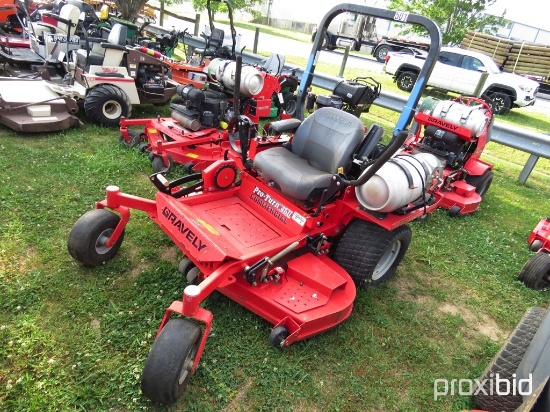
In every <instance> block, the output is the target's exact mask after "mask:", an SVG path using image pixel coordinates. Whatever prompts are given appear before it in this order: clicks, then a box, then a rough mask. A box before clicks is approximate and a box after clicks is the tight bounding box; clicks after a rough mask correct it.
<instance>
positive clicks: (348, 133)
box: [291, 107, 365, 173]
mask: <svg viewBox="0 0 550 412" xmlns="http://www.w3.org/2000/svg"><path fill="white" fill-rule="evenodd" d="M364 135H365V128H364V126H363V122H362V121H361V120H360V119H358V118H357V117H355V116H354V115H352V114H351V113H347V112H344V111H343V110H339V109H336V108H333V107H324V108H321V109H318V110H316V111H315V112H313V113H312V114H311V115H310V116H309V117H307V118H306V119H305V120H304V122H303V123H302V124H301V125H300V127H299V128H298V130H296V133H295V134H294V137H293V138H292V144H291V150H292V153H294V154H295V155H298V156H300V157H301V158H303V159H305V160H307V161H308V162H309V164H310V165H311V166H313V167H314V168H316V169H318V170H321V171H323V172H326V173H337V171H338V168H340V167H345V166H346V165H348V164H349V162H350V161H351V160H352V154H353V151H354V150H355V149H356V148H357V146H358V145H359V144H360V143H361V141H362V140H363V137H364Z"/></svg>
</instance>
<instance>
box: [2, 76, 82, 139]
mask: <svg viewBox="0 0 550 412" xmlns="http://www.w3.org/2000/svg"><path fill="white" fill-rule="evenodd" d="M24 90H32V94H31V93H23V92H22V91H24ZM0 109H1V110H0V123H1V124H3V125H5V126H7V127H9V128H11V129H13V130H16V131H19V132H53V131H58V130H64V129H68V128H69V127H77V126H80V124H81V122H80V120H79V119H78V118H77V117H76V116H75V114H76V113H77V112H78V106H77V104H76V101H75V100H73V99H71V98H69V97H61V96H60V95H59V94H57V93H56V92H54V91H53V90H52V89H51V88H50V87H49V85H48V82H46V81H44V80H26V79H25V80H23V79H17V78H11V77H0Z"/></svg>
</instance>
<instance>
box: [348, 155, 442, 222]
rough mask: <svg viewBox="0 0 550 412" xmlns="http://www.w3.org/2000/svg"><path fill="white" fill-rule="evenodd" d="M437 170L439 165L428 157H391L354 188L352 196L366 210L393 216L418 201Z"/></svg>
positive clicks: (431, 156) (432, 158)
mask: <svg viewBox="0 0 550 412" xmlns="http://www.w3.org/2000/svg"><path fill="white" fill-rule="evenodd" d="M439 169H441V163H440V162H439V160H438V159H437V157H435V156H434V155H432V154H431V153H418V154H415V155H399V156H395V157H394V158H392V159H390V160H389V161H388V162H386V163H385V164H384V165H383V166H382V167H381V168H380V170H378V172H376V174H375V175H374V176H372V177H371V178H370V179H369V180H368V181H367V183H365V184H364V185H362V186H358V187H356V188H355V195H356V196H357V200H359V203H361V205H363V206H364V207H365V208H366V209H368V210H373V211H377V212H383V213H387V212H393V211H394V210H396V209H399V208H400V207H402V206H405V205H407V204H409V203H410V202H412V201H414V200H416V199H418V198H419V197H420V196H421V195H422V193H423V191H424V190H425V189H428V188H429V187H430V186H431V180H432V178H433V177H434V173H435V171H436V170H439ZM367 170H368V168H367V169H366V170H365V172H366V171H367Z"/></svg>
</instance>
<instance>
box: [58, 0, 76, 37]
mask: <svg viewBox="0 0 550 412" xmlns="http://www.w3.org/2000/svg"><path fill="white" fill-rule="evenodd" d="M59 17H61V18H62V19H65V20H69V21H70V22H71V23H72V24H73V25H74V26H73V27H68V26H67V24H65V23H62V22H58V23H57V28H58V29H59V30H60V31H62V32H63V33H71V34H74V32H75V26H76V25H77V24H78V19H79V18H80V9H79V8H78V7H76V6H73V5H72V4H65V5H64V6H63V7H61V11H60V12H59Z"/></svg>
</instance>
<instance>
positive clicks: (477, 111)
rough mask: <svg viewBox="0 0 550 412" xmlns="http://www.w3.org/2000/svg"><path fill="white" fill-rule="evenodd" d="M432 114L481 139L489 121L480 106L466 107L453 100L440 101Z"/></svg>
mask: <svg viewBox="0 0 550 412" xmlns="http://www.w3.org/2000/svg"><path fill="white" fill-rule="evenodd" d="M430 114H431V115H432V116H433V117H437V118H439V119H442V120H445V121H446V122H449V123H453V124H456V125H458V126H462V127H465V128H466V129H468V130H469V131H470V137H474V136H475V137H479V136H480V135H481V133H483V130H485V126H486V125H487V122H488V121H489V119H488V118H487V117H486V116H485V114H484V113H483V111H482V110H481V108H480V106H466V105H465V104H461V103H460V102H453V101H451V100H442V101H440V102H439V103H438V104H437V105H436V106H435V108H434V109H433V112H431V113H430Z"/></svg>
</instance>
